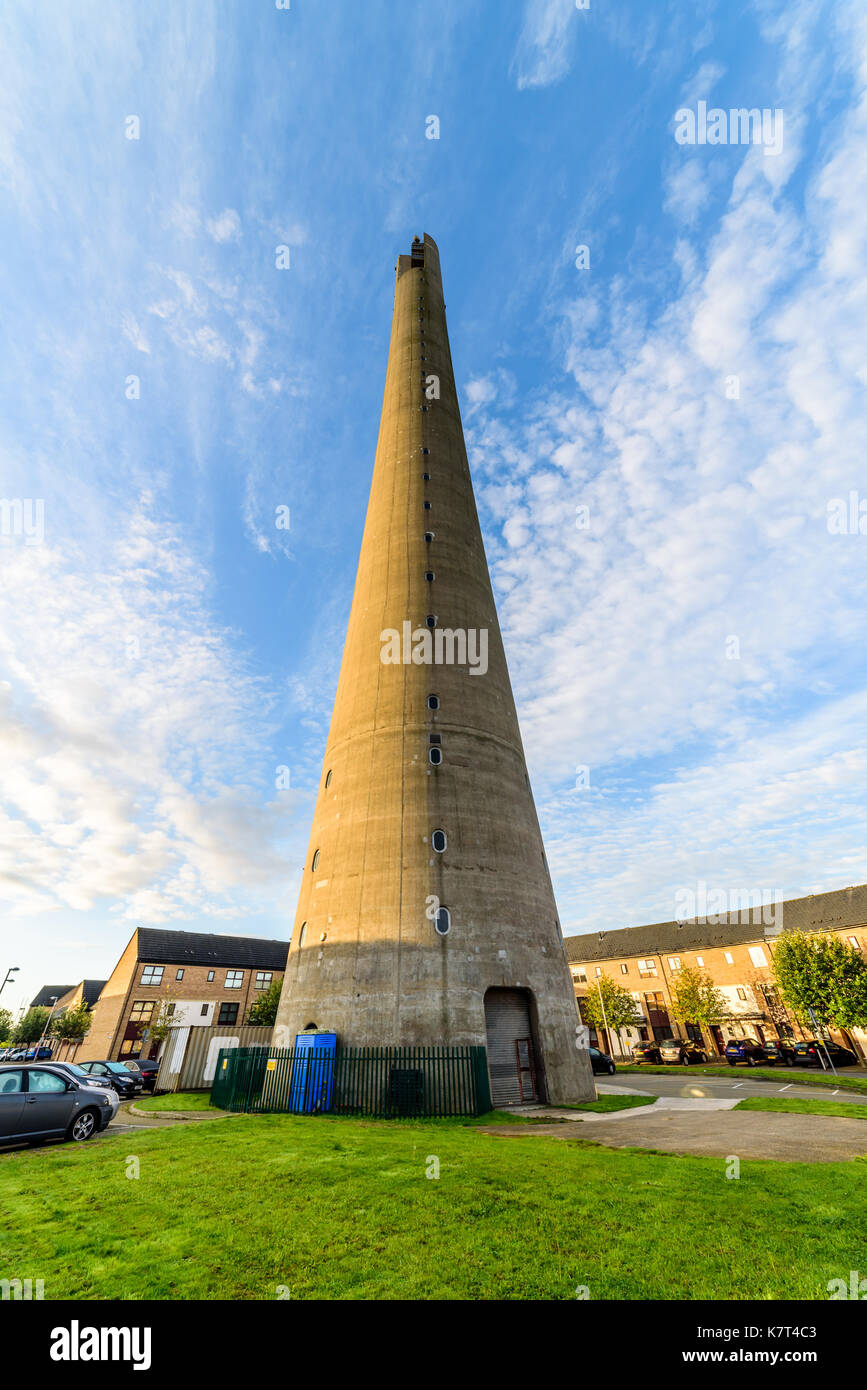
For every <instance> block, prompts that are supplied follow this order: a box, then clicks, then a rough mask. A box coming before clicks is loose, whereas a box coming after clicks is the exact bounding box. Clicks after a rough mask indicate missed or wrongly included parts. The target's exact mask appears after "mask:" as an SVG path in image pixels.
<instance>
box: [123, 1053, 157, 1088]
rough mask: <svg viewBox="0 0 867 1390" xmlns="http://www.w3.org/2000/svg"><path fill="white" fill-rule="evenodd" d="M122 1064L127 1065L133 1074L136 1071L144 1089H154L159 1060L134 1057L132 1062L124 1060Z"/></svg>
mask: <svg viewBox="0 0 867 1390" xmlns="http://www.w3.org/2000/svg"><path fill="white" fill-rule="evenodd" d="M124 1066H125V1067H128V1068H129V1070H130V1071H131V1072H132V1073H133V1074H136V1073H138V1075H139V1076H140V1077H141V1080H142V1085H143V1086H144V1088H145V1090H146V1091H153V1090H155V1089H156V1084H157V1076H158V1074H159V1069H160V1064H159V1062H155V1061H153V1060H148V1059H145V1058H142V1057H136V1059H135V1061H134V1062H131V1061H127V1062H124Z"/></svg>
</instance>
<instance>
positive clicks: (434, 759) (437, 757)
mask: <svg viewBox="0 0 867 1390" xmlns="http://www.w3.org/2000/svg"><path fill="white" fill-rule="evenodd" d="M428 757H429V758H430V760H431V763H432V764H433V766H434V767H439V765H440V763H441V762H442V760H443V750H442V749H441V748H431V749H430V751H429V752H428Z"/></svg>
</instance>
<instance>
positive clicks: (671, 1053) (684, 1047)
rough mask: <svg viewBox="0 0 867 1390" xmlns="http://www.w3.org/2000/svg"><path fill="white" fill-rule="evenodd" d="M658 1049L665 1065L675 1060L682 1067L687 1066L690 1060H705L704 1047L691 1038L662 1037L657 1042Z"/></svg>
mask: <svg viewBox="0 0 867 1390" xmlns="http://www.w3.org/2000/svg"><path fill="white" fill-rule="evenodd" d="M659 1051H660V1055H661V1057H662V1060H663V1062H664V1063H665V1064H666V1066H669V1065H670V1064H671V1063H672V1062H677V1063H679V1065H680V1066H682V1067H688V1066H689V1065H690V1063H691V1062H706V1061H707V1053H706V1052H705V1050H704V1048H703V1047H702V1046H701V1044H700V1043H696V1042H693V1041H692V1039H691V1038H663V1039H662V1042H661V1043H660V1044H659Z"/></svg>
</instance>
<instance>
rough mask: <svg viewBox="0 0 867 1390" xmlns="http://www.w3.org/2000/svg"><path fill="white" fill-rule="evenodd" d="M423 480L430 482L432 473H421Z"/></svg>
mask: <svg viewBox="0 0 867 1390" xmlns="http://www.w3.org/2000/svg"><path fill="white" fill-rule="evenodd" d="M421 480H422V482H423V483H429V482H430V473H422V475H421Z"/></svg>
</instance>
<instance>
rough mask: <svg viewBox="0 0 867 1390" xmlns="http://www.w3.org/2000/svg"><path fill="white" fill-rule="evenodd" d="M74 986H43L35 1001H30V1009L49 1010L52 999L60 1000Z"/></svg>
mask: <svg viewBox="0 0 867 1390" xmlns="http://www.w3.org/2000/svg"><path fill="white" fill-rule="evenodd" d="M71 989H75V985H43V986H42V988H41V990H40V991H39V993H38V994H37V995H36V997H35V999H31V1001H30V1007H31V1009H50V1008H51V1001H52V999H54V998H57V999H62V998H63V996H64V994H68V993H69V991H70V990H71Z"/></svg>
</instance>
